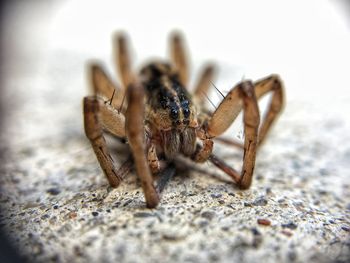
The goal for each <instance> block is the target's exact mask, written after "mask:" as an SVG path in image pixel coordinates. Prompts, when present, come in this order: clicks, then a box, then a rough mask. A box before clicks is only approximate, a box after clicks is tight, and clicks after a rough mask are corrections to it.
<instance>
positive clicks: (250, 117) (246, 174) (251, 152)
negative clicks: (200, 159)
mask: <svg viewBox="0 0 350 263" xmlns="http://www.w3.org/2000/svg"><path fill="white" fill-rule="evenodd" d="M242 108H243V113H244V117H243V122H244V133H245V140H244V155H243V167H242V172H241V175H240V174H239V173H238V172H237V171H236V170H234V169H233V168H230V167H229V166H228V165H226V164H225V163H224V162H223V161H221V160H220V159H218V158H217V157H216V156H215V155H210V157H209V160H210V161H211V162H212V163H213V164H215V165H216V166H217V167H219V168H220V169H222V170H223V171H225V172H226V173H227V174H228V175H230V176H231V177H232V179H233V180H234V181H235V183H237V185H238V186H239V187H240V188H242V189H247V188H249V187H250V185H251V182H252V176H253V171H254V166H255V156H256V150H257V145H258V128H259V122H260V116H259V108H258V103H257V99H256V96H255V91H254V85H253V83H252V82H251V81H244V82H241V83H240V84H238V85H237V86H236V87H235V88H233V89H232V90H231V91H230V92H229V93H228V94H227V96H226V97H225V99H224V100H223V101H222V102H221V104H220V105H219V107H218V108H217V109H216V111H215V112H214V114H213V116H212V117H211V119H210V120H209V122H208V126H207V131H206V133H207V136H208V137H209V138H214V137H216V136H219V135H221V134H222V133H223V132H224V131H225V130H227V129H228V128H229V126H230V125H231V124H232V122H233V121H234V120H235V119H236V117H237V115H238V114H239V112H240V111H241V109H242Z"/></svg>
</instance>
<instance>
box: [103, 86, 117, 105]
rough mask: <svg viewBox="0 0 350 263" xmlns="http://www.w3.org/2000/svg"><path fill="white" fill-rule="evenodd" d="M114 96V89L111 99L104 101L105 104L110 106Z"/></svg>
mask: <svg viewBox="0 0 350 263" xmlns="http://www.w3.org/2000/svg"><path fill="white" fill-rule="evenodd" d="M114 94H115V89H114V90H113V94H112V97H111V98H110V99H109V100H106V101H105V104H107V103H109V105H112V102H113V98H114Z"/></svg>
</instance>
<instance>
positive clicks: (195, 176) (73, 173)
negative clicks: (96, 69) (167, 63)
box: [0, 50, 350, 262]
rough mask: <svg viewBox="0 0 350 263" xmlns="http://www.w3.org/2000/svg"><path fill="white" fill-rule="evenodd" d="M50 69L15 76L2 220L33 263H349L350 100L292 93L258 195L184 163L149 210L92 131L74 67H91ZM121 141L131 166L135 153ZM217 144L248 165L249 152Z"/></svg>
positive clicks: (58, 54) (71, 58)
mask: <svg viewBox="0 0 350 263" xmlns="http://www.w3.org/2000/svg"><path fill="white" fill-rule="evenodd" d="M18 56H20V55H18ZM59 60H60V61H64V62H65V65H62V64H59V63H55V61H59ZM29 61H34V58H30V57H29ZM47 61H48V62H47V63H49V64H50V65H51V66H50V67H44V68H45V70H43V71H39V73H38V74H37V75H35V78H34V77H33V75H32V72H31V71H30V70H22V69H21V68H19V69H18V68H17V70H13V68H11V67H10V66H9V67H8V68H7V69H6V70H7V71H6V72H5V73H6V76H7V78H6V87H7V93H6V94H5V95H4V96H5V97H4V98H5V100H6V106H7V116H8V118H7V122H6V124H7V126H6V129H5V132H4V133H3V134H2V137H1V144H0V145H1V152H2V160H1V163H2V167H1V177H0V187H1V191H0V205H1V214H0V224H1V226H2V227H3V228H4V229H5V230H6V231H7V233H8V235H9V236H10V238H11V241H12V243H13V244H14V245H15V246H16V247H17V249H18V250H19V251H20V253H21V254H22V255H25V256H26V257H27V258H28V259H29V261H31V262H33V261H34V262H236V261H239V262H347V260H349V255H350V240H349V237H350V216H349V215H350V213H349V212H350V182H349V171H350V135H349V132H348V131H349V126H350V122H349V118H348V116H349V113H350V106H349V104H348V101H349V100H348V99H349V98H348V95H347V96H343V97H334V100H333V101H332V105H331V107H326V106H329V101H328V98H327V96H323V97H320V98H318V99H317V100H315V98H314V97H312V96H306V97H301V96H300V97H299V98H298V97H297V96H294V97H292V99H290V97H288V96H287V98H288V100H287V106H286V108H285V110H284V112H283V115H282V116H281V118H280V119H279V122H278V123H277V125H276V126H275V127H274V128H273V131H272V133H271V134H270V136H269V139H268V140H267V142H266V144H265V145H264V147H263V148H262V149H261V151H260V152H259V154H258V158H257V164H256V171H255V179H254V182H253V186H252V188H251V189H250V190H247V191H240V190H238V189H237V188H235V187H234V186H233V184H232V183H231V182H230V180H229V178H227V177H226V176H225V175H223V174H222V173H220V172H219V171H218V170H217V169H216V168H214V167H212V166H211V165H210V164H203V165H198V166H197V165H196V166H195V165H192V164H190V165H189V164H186V165H183V164H178V166H179V167H178V168H179V171H178V172H177V174H176V176H175V178H174V179H173V180H172V181H171V182H170V184H169V185H168V186H167V188H166V189H165V191H164V193H163V195H162V201H161V203H160V205H159V207H158V208H157V209H153V210H150V209H146V208H145V203H144V197H143V194H142V191H141V189H140V184H139V182H138V180H137V179H136V176H135V175H134V174H131V175H130V176H129V177H128V178H127V179H126V180H125V181H124V182H123V184H122V185H121V186H120V187H119V188H117V189H110V188H109V187H108V184H107V182H106V180H105V178H104V177H103V175H102V172H101V170H100V168H99V165H98V163H97V161H96V158H95V156H94V154H93V151H92V150H91V148H90V146H89V143H88V142H87V140H86V138H85V136H84V134H83V129H82V115H81V104H80V103H81V98H82V96H84V94H86V88H85V87H84V86H83V85H81V82H80V79H79V78H81V76H76V75H75V74H76V71H71V68H75V69H76V68H80V67H82V65H83V64H84V63H85V59H83V58H80V57H79V55H77V54H71V53H69V52H68V53H66V52H62V51H60V50H54V51H52V52H51V53H50V55H49V56H48V58H47ZM66 65H69V67H67V66H66ZM44 76H45V77H44ZM286 85H287V92H288V89H290V90H293V87H290V86H288V83H286ZM47 87H50V88H47ZM29 94H30V99H27V97H28V96H29ZM14 98H15V99H14ZM110 145H111V148H112V149H113V154H114V155H113V156H114V157H115V159H116V160H117V162H118V163H121V162H122V161H123V160H124V159H125V158H126V156H127V154H128V148H127V147H126V146H123V145H120V144H118V143H116V142H113V141H112V140H111V141H110ZM216 147H217V148H216V149H215V151H216V152H217V153H218V155H220V156H224V157H225V159H226V160H227V161H229V162H230V163H232V164H233V165H234V166H235V167H239V165H240V160H241V154H240V153H239V152H236V151H234V150H230V149H227V147H220V146H219V144H216ZM123 158H124V159H123ZM192 168H194V169H192Z"/></svg>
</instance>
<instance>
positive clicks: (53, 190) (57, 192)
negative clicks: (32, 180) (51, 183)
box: [46, 187, 61, 195]
mask: <svg viewBox="0 0 350 263" xmlns="http://www.w3.org/2000/svg"><path fill="white" fill-rule="evenodd" d="M46 192H47V193H48V194H50V195H58V194H59V193H60V192H61V190H60V189H58V188H56V187H52V188H50V189H48V190H47V191H46Z"/></svg>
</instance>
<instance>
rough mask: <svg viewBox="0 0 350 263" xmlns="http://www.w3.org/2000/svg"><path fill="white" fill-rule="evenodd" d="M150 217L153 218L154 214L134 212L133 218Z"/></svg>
mask: <svg viewBox="0 0 350 263" xmlns="http://www.w3.org/2000/svg"><path fill="white" fill-rule="evenodd" d="M152 216H155V214H153V213H149V212H136V213H135V214H134V217H152Z"/></svg>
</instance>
